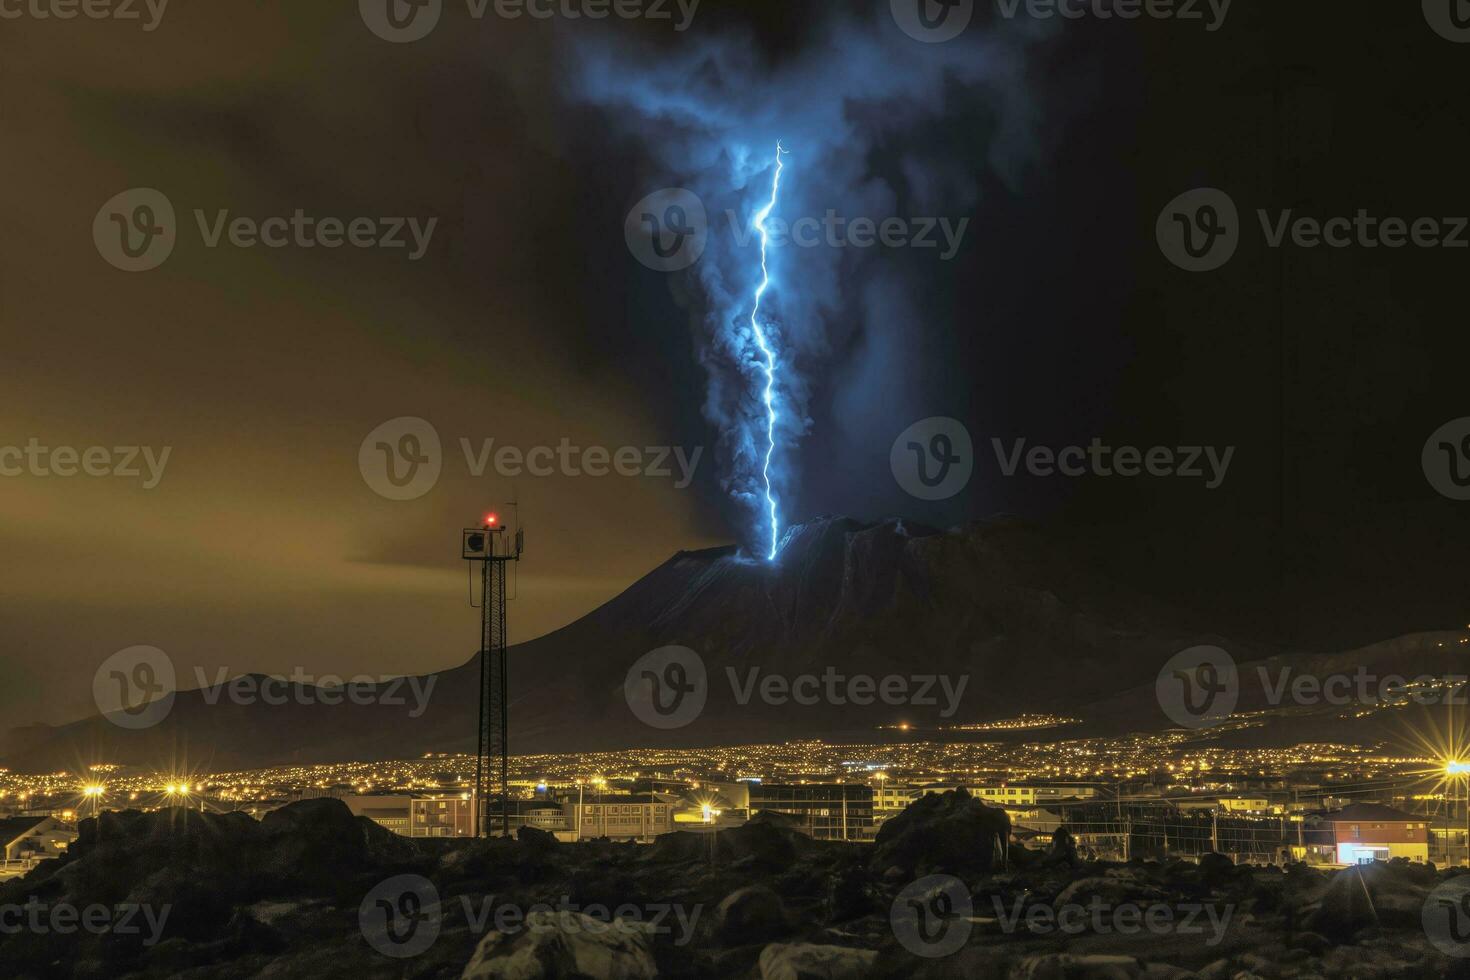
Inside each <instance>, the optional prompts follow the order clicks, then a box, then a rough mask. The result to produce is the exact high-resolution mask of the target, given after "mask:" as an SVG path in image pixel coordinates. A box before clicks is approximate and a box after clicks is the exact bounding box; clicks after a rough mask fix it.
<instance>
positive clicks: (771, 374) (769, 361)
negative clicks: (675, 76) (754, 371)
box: [750, 140, 789, 561]
mask: <svg viewBox="0 0 1470 980" xmlns="http://www.w3.org/2000/svg"><path fill="white" fill-rule="evenodd" d="M787 152H789V151H788V150H786V149H784V148H783V147H782V146H781V141H780V140H777V141H776V173H775V175H774V176H773V177H772V178H771V199H770V201H768V202H767V203H766V206H765V207H763V208H761V209H760V210H759V211H757V212H756V214H755V227H756V230H758V231H759V232H760V233H761V284H760V285H759V286H757V287H756V290H755V306H754V307H753V308H752V309H751V311H750V329H751V330H752V331H753V332H754V333H755V342H756V345H757V346H759V347H760V349H761V353H762V354H764V355H765V356H766V392H765V400H766V461H765V465H764V466H763V467H762V468H761V476H762V477H763V478H764V479H765V481H766V504H767V505H768V506H769V507H770V509H771V553H770V554H769V555H766V560H767V561H772V560H774V559H775V557H776V533H777V529H778V528H779V526H780V522H779V519H778V517H777V514H776V497H775V495H774V494H773V493H772V492H771V454H772V453H774V452H775V451H776V396H775V389H776V352H775V351H774V350H772V349H771V345H770V343H769V342H768V341H767V340H766V332H765V331H764V330H762V329H761V324H760V318H759V314H760V311H761V297H762V296H764V295H765V294H766V290H767V289H768V288H770V285H771V273H770V271H769V270H768V269H767V268H766V245H767V244H768V243H769V241H770V237H769V235H768V234H767V233H766V219H767V218H769V217H770V216H771V211H772V210H774V209H775V207H776V198H777V196H778V195H779V194H780V193H781V170H782V167H781V154H783V153H787Z"/></svg>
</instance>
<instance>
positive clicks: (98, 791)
mask: <svg viewBox="0 0 1470 980" xmlns="http://www.w3.org/2000/svg"><path fill="white" fill-rule="evenodd" d="M103 788H104V787H102V786H101V785H100V784H98V783H92V784H91V785H88V786H83V787H82V796H84V797H86V798H87V799H89V800H91V801H92V816H94V817H95V816H97V805H98V803H99V802H100V801H101V799H102V790H103Z"/></svg>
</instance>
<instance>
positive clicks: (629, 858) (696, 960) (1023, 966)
mask: <svg viewBox="0 0 1470 980" xmlns="http://www.w3.org/2000/svg"><path fill="white" fill-rule="evenodd" d="M1005 831H1006V827H1005V817H1004V814H1003V813H1001V811H998V810H994V809H991V808H988V807H985V806H984V805H983V804H981V803H980V802H978V801H976V800H974V799H972V798H970V797H969V796H968V795H966V794H964V793H963V792H961V793H948V794H945V795H944V796H937V795H931V796H929V797H926V798H924V799H923V800H921V801H920V802H918V803H916V804H914V805H913V806H911V807H910V808H909V810H908V811H906V812H905V813H904V814H903V815H901V816H900V817H897V818H894V819H893V820H890V821H889V822H888V823H887V824H885V826H884V827H883V829H882V832H881V833H880V835H879V838H878V841H877V843H876V844H875V845H859V844H845V843H840V842H824V841H813V840H811V839H809V838H807V837H805V836H803V835H801V834H800V833H797V832H795V831H794V830H791V829H790V828H787V827H785V826H782V825H781V824H779V823H777V822H772V821H765V820H761V819H757V820H755V821H752V822H751V823H749V824H747V825H745V826H743V827H740V828H738V829H735V830H729V831H722V832H720V833H719V834H718V835H714V836H708V835H703V834H693V833H688V832H679V833H673V834H668V835H665V836H663V837H660V838H659V839H658V840H657V841H656V842H655V843H654V844H652V845H635V844H617V843H607V842H589V843H584V844H562V843H558V842H556V841H555V839H554V838H552V837H551V836H550V835H548V834H545V833H542V832H539V831H534V830H528V831H522V832H521V834H520V835H519V838H518V839H515V840H511V839H494V840H473V841H434V840H416V839H408V838H403V837H398V836H396V835H394V834H392V833H390V832H388V831H386V830H384V829H382V828H381V827H379V826H377V825H376V824H373V823H372V822H370V821H368V820H366V819H365V818H357V817H353V816H351V815H350V814H349V812H348V811H347V809H346V807H345V806H343V805H342V804H341V803H340V802H339V801H336V800H330V799H319V800H308V801H303V802H300V803H295V804H292V805H289V806H287V807H284V808H282V809H280V810H278V811H275V812H273V813H271V814H269V815H267V817H266V818H265V819H264V820H263V821H260V822H256V821H255V820H253V819H252V818H250V817H248V816H246V815H244V814H240V813H233V814H226V815H222V816H216V815H211V814H200V813H192V812H188V811H183V810H175V811H172V812H156V813H140V812H136V811H128V812H121V813H111V812H109V813H104V814H102V815H101V817H100V818H99V819H95V820H89V821H86V822H84V823H83V824H82V832H81V838H80V839H79V840H78V841H77V842H76V843H75V844H74V845H73V847H72V849H71V852H70V853H69V854H67V855H66V856H65V857H64V858H61V859H57V860H53V861H49V862H47V863H45V864H43V865H41V866H39V867H37V868H36V869H35V870H33V871H32V872H30V873H29V874H28V875H27V876H25V877H24V878H19V879H13V880H10V881H8V882H6V883H5V884H3V885H0V906H4V907H13V906H22V907H24V906H26V905H27V903H31V904H32V905H35V904H36V903H39V904H40V906H41V907H43V908H48V909H49V908H58V907H63V906H71V907H74V908H77V909H86V908H87V907H89V906H95V905H101V906H106V907H108V908H112V909H115V908H117V907H118V906H120V905H121V906H124V907H130V906H134V905H136V906H143V907H146V908H148V909H149V910H151V911H152V912H153V919H154V921H158V922H160V926H161V927H160V928H159V929H158V930H157V931H156V933H153V932H150V929H149V926H148V925H147V924H146V923H147V921H148V920H146V919H144V918H143V917H142V916H140V915H134V916H133V919H132V921H134V922H135V923H137V924H141V928H138V929H135V930H134V931H132V932H128V933H127V934H123V932H124V930H120V929H94V930H74V931H70V932H67V933H64V934H63V933H62V932H61V931H59V930H51V929H40V930H37V929H30V928H22V929H20V930H15V929H13V928H6V929H5V930H4V932H3V933H0V976H5V977H13V978H31V977H34V978H51V977H77V978H83V980H87V978H104V977H105V978H114V977H160V978H161V977H181V978H199V980H202V978H215V977H262V978H267V977H269V978H276V977H280V978H288V977H314V978H333V977H350V978H353V980H368V978H376V977H384V978H386V977H424V978H429V977H460V976H464V977H476V978H490V977H504V978H511V977H516V978H533V977H571V976H587V977H627V978H636V977H653V976H668V977H707V978H723V977H728V978H745V977H762V978H773V980H774V978H782V980H785V978H790V980H797V978H803V980H805V978H847V977H892V978H906V980H909V978H912V980H921V978H949V977H953V978H961V977H1014V978H1035V980H1045V978H1071V977H1087V978H1092V977H1097V978H1109V980H1111V978H1130V977H1158V978H1170V977H1188V976H1199V977H1205V978H1210V980H1224V978H1242V977H1244V978H1249V977H1262V978H1271V977H1281V978H1307V977H1363V978H1368V977H1441V976H1443V977H1451V976H1454V977H1458V976H1470V967H1467V965H1466V964H1467V963H1470V960H1464V959H1459V958H1457V957H1454V956H1451V955H1446V954H1445V953H1444V952H1441V951H1440V949H1438V948H1436V946H1435V945H1434V944H1433V943H1432V942H1431V940H1430V938H1429V937H1428V935H1427V934H1426V929H1425V924H1424V922H1425V920H1424V918H1423V916H1424V908H1425V904H1426V900H1427V899H1428V898H1429V894H1430V892H1431V891H1432V890H1433V889H1434V888H1435V887H1436V886H1438V885H1440V884H1441V883H1443V882H1444V881H1446V880H1447V879H1449V878H1451V877H1453V876H1454V875H1455V874H1456V872H1455V871H1453V870H1452V871H1437V870H1436V869H1435V868H1433V867H1432V866H1423V865H1419V866H1415V865H1409V864H1407V863H1402V862H1394V863H1391V864H1378V865H1374V866H1368V867H1364V868H1360V869H1350V870H1347V871H1341V872H1323V871H1318V870H1313V869H1310V868H1307V867H1306V866H1304V865H1293V866H1289V867H1286V868H1279V867H1245V866H1239V867H1237V866H1235V865H1233V864H1231V862H1230V861H1229V860H1228V859H1225V858H1223V857H1220V856H1219V855H1207V856H1206V857H1205V858H1204V859H1203V860H1202V861H1201V862H1200V863H1199V864H1194V863H1186V862H1178V861H1176V862H1170V863H1167V864H1163V863H1159V862H1155V861H1144V860H1134V861H1132V862H1129V863H1127V864H1119V863H1101V862H1086V861H1080V860H1078V858H1077V857H1076V854H1075V850H1073V849H1072V848H1070V847H1068V846H1066V844H1065V842H1059V846H1057V847H1055V848H1054V849H1053V850H1052V851H1050V852H1046V853H1043V852H1039V851H1026V850H1023V849H1020V848H1018V847H1015V846H1014V845H1013V846H1012V847H1011V849H1010V853H1009V855H1008V856H1007V859H1006V860H1005V861H1004V862H1001V861H1000V860H999V853H998V849H997V848H996V846H995V844H996V841H997V835H998V834H1004V833H1005ZM1059 836H1064V835H1059ZM930 876H951V877H948V878H946V877H938V878H932V879H931V878H930ZM925 879H928V880H927V881H924V880H925ZM1467 880H1470V879H1467ZM916 882H921V883H920V884H917V885H916V884H915V883H916ZM404 883H408V885H405V884H404ZM926 889H928V890H927V891H926ZM408 892H412V893H413V894H411V895H410V894H407V893H408ZM939 892H947V894H946V895H940V894H939ZM916 897H917V901H910V899H915V898H916ZM379 900H382V901H381V904H380V901H379ZM537 906H542V907H541V908H537ZM1135 907H1136V908H1137V909H1139V910H1143V911H1142V913H1141V914H1140V915H1139V916H1138V918H1139V919H1140V920H1142V921H1145V922H1146V921H1147V919H1146V916H1147V915H1150V914H1151V915H1153V916H1154V917H1155V919H1154V921H1156V922H1158V921H1164V920H1165V919H1167V920H1168V921H1169V922H1171V923H1173V924H1172V925H1168V926H1166V927H1160V928H1155V929H1150V928H1148V927H1147V926H1146V925H1140V923H1139V922H1136V921H1134V919H1133V918H1130V917H1127V916H1123V915H1115V913H1116V912H1117V910H1120V909H1129V908H1135ZM164 909H167V915H166V918H163V919H161V920H160V912H161V910H164ZM388 909H391V910H392V911H393V912H394V913H395V915H396V918H395V919H394V920H393V921H391V922H390V921H388V919H387V918H385V916H386V914H387V912H386V910H388ZM895 909H897V910H898V911H897V912H896V913H895ZM905 909H910V910H918V911H913V912H912V914H909V915H908V917H907V918H906V917H905V915H906V913H905ZM1063 909H1073V910H1076V909H1087V910H1093V911H1095V912H1096V913H1097V914H1096V915H1093V914H1092V913H1091V912H1089V913H1087V914H1085V915H1081V916H1077V915H1074V916H1073V917H1072V918H1070V919H1069V918H1068V917H1067V916H1065V915H1063V916H1061V917H1060V918H1059V917H1058V916H1057V913H1058V912H1060V911H1061V910H1063ZM1150 910H1151V911H1150ZM375 917H376V918H375ZM608 919H612V920H613V921H612V922H611V923H609V922H608V921H607V920H608ZM5 921H6V922H8V923H13V922H14V921H15V919H14V918H13V917H12V918H11V919H8V920H5ZM1059 922H1064V923H1065V924H1066V925H1067V928H1068V931H1067V932H1066V933H1062V932H1059V931H1058V930H1057V924H1058V923H1059ZM497 923H499V925H500V926H502V927H503V929H502V928H497ZM1028 923H1030V924H1031V925H1030V926H1028ZM1099 923H1101V925H1102V928H1098V924H1099ZM1109 923H1116V924H1119V925H1120V926H1122V927H1124V928H1128V927H1131V931H1123V930H1122V929H1114V928H1112V927H1111V926H1110V925H1109ZM155 934H156V935H157V937H158V938H157V941H153V942H149V940H150V939H151V938H152V937H153V935H155ZM405 953H410V954H412V955H393V954H405ZM941 954H943V955H941Z"/></svg>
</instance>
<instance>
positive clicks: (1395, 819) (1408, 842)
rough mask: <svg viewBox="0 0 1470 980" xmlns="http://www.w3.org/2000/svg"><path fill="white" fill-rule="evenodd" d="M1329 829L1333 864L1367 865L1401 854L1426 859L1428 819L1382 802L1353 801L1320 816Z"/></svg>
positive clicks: (1405, 856) (1417, 859) (1427, 858)
mask: <svg viewBox="0 0 1470 980" xmlns="http://www.w3.org/2000/svg"><path fill="white" fill-rule="evenodd" d="M1322 821H1323V823H1324V824H1326V825H1329V826H1330V827H1331V828H1332V840H1333V843H1334V844H1335V845H1336V848H1337V863H1339V864H1368V863H1371V862H1373V861H1387V860H1388V859H1389V858H1396V857H1403V858H1408V859H1409V860H1410V861H1428V860H1429V823H1428V818H1426V817H1422V816H1416V815H1415V814H1412V813H1405V812H1404V811H1402V810H1396V809H1394V808H1393V807H1391V806H1384V805H1383V804H1382V803H1353V804H1351V805H1349V806H1345V807H1343V808H1342V809H1341V810H1335V811H1332V812H1330V813H1324V814H1323V815H1322Z"/></svg>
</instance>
